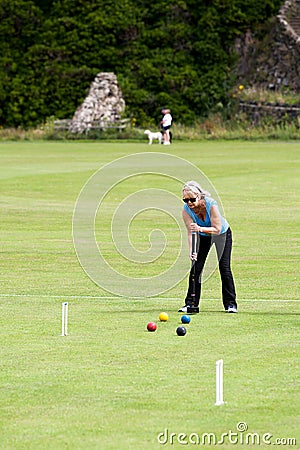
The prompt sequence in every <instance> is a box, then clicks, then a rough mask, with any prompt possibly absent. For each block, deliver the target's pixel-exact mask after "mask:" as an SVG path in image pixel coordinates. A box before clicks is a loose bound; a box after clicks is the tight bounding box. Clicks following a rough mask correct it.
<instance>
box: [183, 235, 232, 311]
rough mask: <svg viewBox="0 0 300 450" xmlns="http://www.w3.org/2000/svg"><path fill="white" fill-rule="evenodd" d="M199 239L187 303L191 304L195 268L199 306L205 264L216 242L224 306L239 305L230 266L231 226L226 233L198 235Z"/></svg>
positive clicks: (196, 301) (196, 295)
mask: <svg viewBox="0 0 300 450" xmlns="http://www.w3.org/2000/svg"><path fill="white" fill-rule="evenodd" d="M198 239H199V241H200V242H199V248H198V255H197V261H196V262H195V267H194V268H192V269H191V271H190V276H189V288H188V292H187V295H186V299H185V303H186V305H189V304H191V299H192V297H191V294H192V273H193V270H195V300H194V306H199V301H200V296H201V277H202V272H203V268H204V264H205V261H206V258H207V256H208V252H209V250H210V248H211V246H212V245H213V244H215V246H216V251H217V256H218V261H219V271H220V275H221V280H222V299H223V305H224V308H225V309H226V310H227V308H228V307H229V306H235V307H237V304H236V293H235V287H234V281H233V276H232V272H231V267H230V259H231V249H232V233H231V230H230V228H228V230H227V232H226V233H224V234H220V235H215V236H201V235H198Z"/></svg>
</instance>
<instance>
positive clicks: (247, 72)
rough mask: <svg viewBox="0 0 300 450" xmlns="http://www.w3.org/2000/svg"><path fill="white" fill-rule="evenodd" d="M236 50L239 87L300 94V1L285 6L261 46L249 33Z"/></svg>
mask: <svg viewBox="0 0 300 450" xmlns="http://www.w3.org/2000/svg"><path fill="white" fill-rule="evenodd" d="M236 49H237V51H238V53H239V55H240V64H239V67H238V79H239V82H240V83H242V84H246V83H247V84H249V85H252V86H255V87H256V88H262V89H273V90H278V89H280V88H286V89H288V90H290V91H292V92H295V93H300V0H287V1H286V2H285V3H284V4H283V6H282V7H281V9H280V10H279V13H278V15H277V17H276V18H275V21H274V24H273V26H272V28H271V30H270V33H269V35H268V36H265V38H264V40H263V41H262V42H259V41H258V40H257V38H256V37H255V35H254V34H253V33H251V31H250V30H248V32H247V33H246V35H245V36H243V37H241V38H240V39H239V40H238V41H237V43H236ZM299 100H300V99H299Z"/></svg>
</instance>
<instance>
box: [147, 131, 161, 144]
mask: <svg viewBox="0 0 300 450" xmlns="http://www.w3.org/2000/svg"><path fill="white" fill-rule="evenodd" d="M144 134H147V136H148V139H149V145H151V144H152V141H153V139H158V143H159V144H161V142H162V138H163V135H162V133H161V132H160V131H158V132H157V133H152V131H150V130H145V131H144Z"/></svg>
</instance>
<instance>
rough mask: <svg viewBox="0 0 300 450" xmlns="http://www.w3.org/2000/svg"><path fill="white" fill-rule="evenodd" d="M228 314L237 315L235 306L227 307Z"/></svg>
mask: <svg viewBox="0 0 300 450" xmlns="http://www.w3.org/2000/svg"><path fill="white" fill-rule="evenodd" d="M227 312H228V313H237V308H236V307H235V306H229V307H228V309H227Z"/></svg>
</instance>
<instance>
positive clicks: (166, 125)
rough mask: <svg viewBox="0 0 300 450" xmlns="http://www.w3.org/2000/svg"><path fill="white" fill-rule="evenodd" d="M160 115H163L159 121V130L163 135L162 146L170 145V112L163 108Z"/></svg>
mask: <svg viewBox="0 0 300 450" xmlns="http://www.w3.org/2000/svg"><path fill="white" fill-rule="evenodd" d="M161 112H162V114H163V115H164V116H163V118H162V120H161V128H162V132H163V134H164V145H170V143H171V139H170V137H171V136H170V135H171V132H170V128H171V125H172V120H173V118H172V116H171V110H170V109H167V108H163V109H162V110H161Z"/></svg>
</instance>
